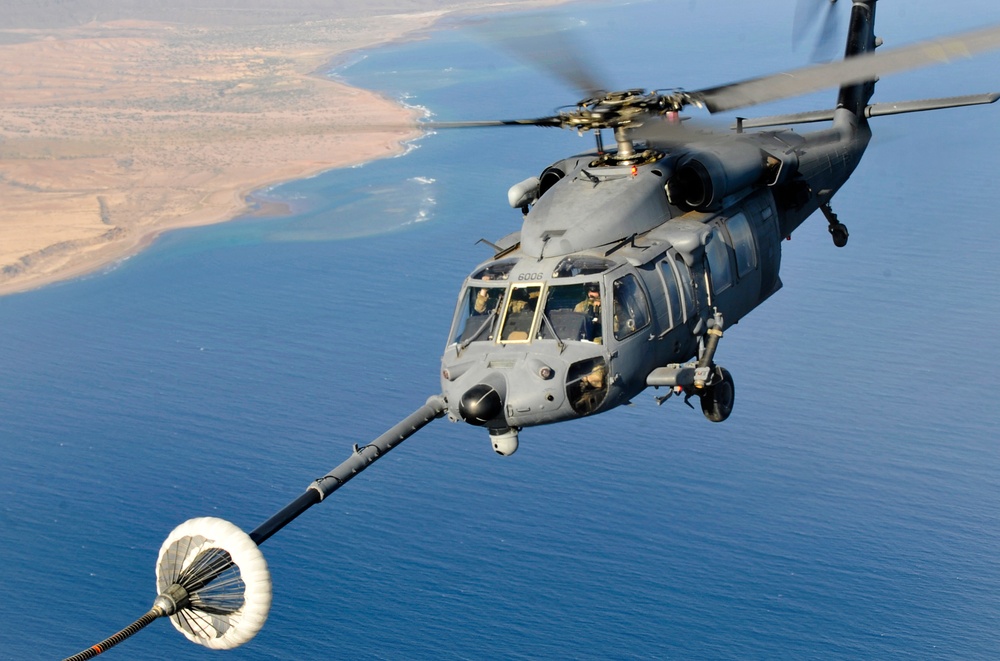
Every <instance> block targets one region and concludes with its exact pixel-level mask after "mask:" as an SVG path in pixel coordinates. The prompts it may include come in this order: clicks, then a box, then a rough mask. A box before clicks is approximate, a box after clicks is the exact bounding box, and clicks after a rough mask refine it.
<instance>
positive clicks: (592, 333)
mask: <svg viewBox="0 0 1000 661" xmlns="http://www.w3.org/2000/svg"><path fill="white" fill-rule="evenodd" d="M573 310H574V311H575V312H582V313H583V315H584V317H585V318H586V322H585V330H584V332H583V338H582V339H584V340H589V341H591V342H597V343H598V344H600V343H601V288H600V286H599V285H598V284H597V283H596V282H593V283H590V284H588V285H587V298H585V299H583V300H582V301H580V302H579V303H577V304H576V307H575V308H573Z"/></svg>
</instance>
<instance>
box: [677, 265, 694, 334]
mask: <svg viewBox="0 0 1000 661" xmlns="http://www.w3.org/2000/svg"><path fill="white" fill-rule="evenodd" d="M674 268H676V269H677V277H678V278H679V280H680V285H681V298H682V299H684V320H685V321H687V320H688V319H690V318H692V317H693V316H694V315H695V314H697V312H698V307H697V296H696V295H695V291H694V282H693V281H692V280H691V270H690V269H689V268H688V266H687V264H685V263H684V260H683V259H681V256H680V255H677V256H676V257H674Z"/></svg>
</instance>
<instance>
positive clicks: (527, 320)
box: [500, 285, 542, 342]
mask: <svg viewBox="0 0 1000 661" xmlns="http://www.w3.org/2000/svg"><path fill="white" fill-rule="evenodd" d="M541 293H542V287H541V285H527V286H520V285H515V286H513V287H511V289H510V297H509V298H508V301H507V310H506V312H505V313H504V319H503V330H501V331H500V341H501V342H530V341H531V328H532V326H533V325H534V322H535V311H536V310H537V309H538V298H539V296H541Z"/></svg>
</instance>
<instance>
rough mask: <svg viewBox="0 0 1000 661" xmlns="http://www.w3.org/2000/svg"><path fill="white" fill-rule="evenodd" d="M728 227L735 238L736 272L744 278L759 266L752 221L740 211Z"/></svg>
mask: <svg viewBox="0 0 1000 661" xmlns="http://www.w3.org/2000/svg"><path fill="white" fill-rule="evenodd" d="M726 227H727V228H728V229H729V236H730V237H732V239H733V251H734V252H735V253H736V272H737V273H739V275H740V277H741V278H742V277H743V276H745V275H746V274H747V273H749V272H750V271H752V270H754V269H755V268H757V247H756V246H755V245H754V242H753V230H751V229H750V222H749V221H748V220H747V217H746V216H745V215H743V214H742V213H738V214H736V215H735V216H733V217H732V218H730V219H729V220H728V221H726Z"/></svg>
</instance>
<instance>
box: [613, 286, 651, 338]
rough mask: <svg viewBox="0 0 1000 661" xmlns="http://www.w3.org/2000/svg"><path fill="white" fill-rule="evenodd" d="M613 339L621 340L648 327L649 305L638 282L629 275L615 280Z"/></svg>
mask: <svg viewBox="0 0 1000 661" xmlns="http://www.w3.org/2000/svg"><path fill="white" fill-rule="evenodd" d="M614 303H615V310H614V313H615V314H614V327H615V339H618V340H623V339H625V338H626V337H628V336H629V335H632V334H633V333H637V332H638V331H639V330H641V329H642V328H645V327H646V326H648V325H649V304H648V303H647V301H646V294H645V292H643V291H642V287H640V286H639V281H638V280H637V279H636V277H635V276H634V275H632V274H631V273H630V274H628V275H626V276H624V277H622V278H619V279H617V280H615V286H614Z"/></svg>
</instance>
